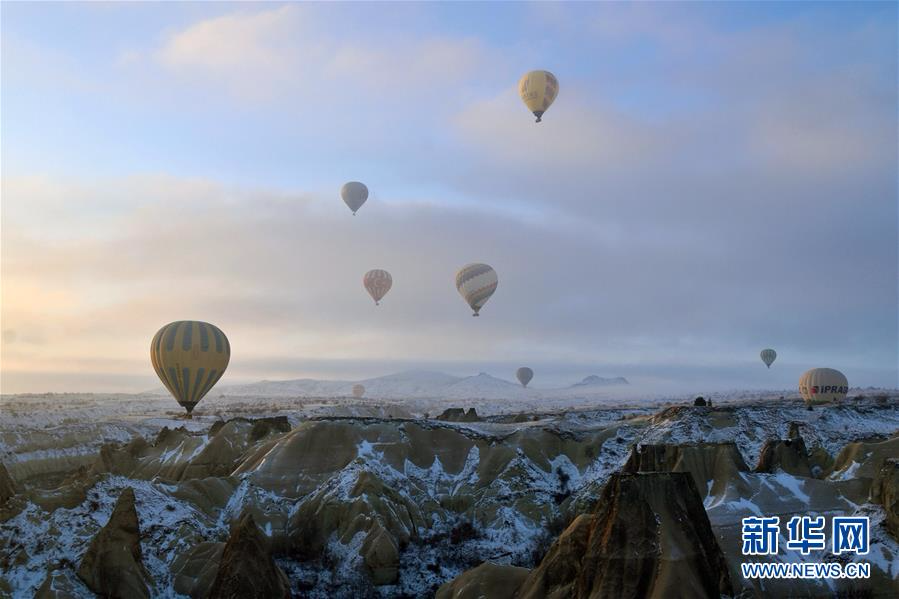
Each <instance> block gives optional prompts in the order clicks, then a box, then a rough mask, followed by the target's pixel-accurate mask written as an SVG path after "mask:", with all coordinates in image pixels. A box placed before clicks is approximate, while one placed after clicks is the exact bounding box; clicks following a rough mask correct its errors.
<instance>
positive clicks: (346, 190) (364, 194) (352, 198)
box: [340, 181, 368, 214]
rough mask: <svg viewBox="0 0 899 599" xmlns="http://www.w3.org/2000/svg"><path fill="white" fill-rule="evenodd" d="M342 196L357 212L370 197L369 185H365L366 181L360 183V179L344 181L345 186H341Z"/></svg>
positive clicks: (345, 202)
mask: <svg viewBox="0 0 899 599" xmlns="http://www.w3.org/2000/svg"><path fill="white" fill-rule="evenodd" d="M340 197H341V198H343V202H344V204H346V205H347V206H349V208H350V210H352V211H353V214H356V211H357V210H359V208H361V207H362V204H364V203H365V200H367V199H368V187H366V186H365V183H359V182H358V181H350V182H349V183H344V184H343V187H341V188H340Z"/></svg>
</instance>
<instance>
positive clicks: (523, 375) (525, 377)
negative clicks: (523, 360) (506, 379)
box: [515, 366, 534, 387]
mask: <svg viewBox="0 0 899 599" xmlns="http://www.w3.org/2000/svg"><path fill="white" fill-rule="evenodd" d="M515 377H516V378H517V379H518V382H519V383H521V386H522V387H527V386H528V383H530V382H531V379H532V378H534V371H533V370H531V369H530V368H528V367H527V366H522V367H521V368H519V369H518V370H516V371H515Z"/></svg>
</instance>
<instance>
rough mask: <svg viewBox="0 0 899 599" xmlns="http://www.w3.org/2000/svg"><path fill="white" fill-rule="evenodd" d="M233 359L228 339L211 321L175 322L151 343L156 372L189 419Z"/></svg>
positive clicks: (167, 326) (152, 359)
mask: <svg viewBox="0 0 899 599" xmlns="http://www.w3.org/2000/svg"><path fill="white" fill-rule="evenodd" d="M230 358H231V345H230V344H229V343H228V338H227V337H225V334H224V333H223V332H222V331H221V329H219V328H218V327H217V326H215V325H211V324H209V323H208V322H200V321H197V320H179V321H177V322H171V323H169V324H167V325H165V326H164V327H162V328H161V329H159V332H158V333H156V335H155V336H154V337H153V341H152V342H151V343H150V362H151V363H152V364H153V369H154V370H155V371H156V374H157V375H158V376H159V379H160V380H161V381H162V383H163V384H164V385H165V386H166V388H167V389H168V390H169V392H170V393H171V394H172V396H173V397H174V398H175V399H176V400H177V401H178V403H179V404H181V406H182V407H183V408H184V409H185V410H187V414H188V416H190V413H191V412H192V411H193V409H194V407H195V406H196V405H197V404H198V403H199V402H200V400H201V399H203V396H204V395H206V394H207V393H209V390H210V389H212V387H213V386H214V385H215V384H216V383H217V382H218V380H219V379H220V378H222V375H223V374H224V373H225V369H226V368H227V367H228V361H229V360H230Z"/></svg>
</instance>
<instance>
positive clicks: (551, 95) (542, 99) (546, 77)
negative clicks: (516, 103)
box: [518, 71, 559, 123]
mask: <svg viewBox="0 0 899 599" xmlns="http://www.w3.org/2000/svg"><path fill="white" fill-rule="evenodd" d="M518 94H519V95H520V96H521V100H522V101H523V102H524V103H525V106H527V107H528V110H530V111H531V112H533V113H534V116H535V117H537V122H538V123H539V122H540V121H542V120H543V113H544V112H546V110H547V109H548V108H549V106H550V104H552V103H553V100H555V99H556V96H558V95H559V81H558V80H557V79H556V76H555V75H553V74H552V73H550V72H549V71H531V72H530V73H525V75H524V77H522V78H521V80H520V81H519V82H518Z"/></svg>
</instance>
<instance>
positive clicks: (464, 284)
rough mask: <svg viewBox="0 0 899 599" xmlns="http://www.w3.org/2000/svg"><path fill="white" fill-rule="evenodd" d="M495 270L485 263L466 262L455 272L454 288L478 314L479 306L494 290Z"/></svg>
mask: <svg viewBox="0 0 899 599" xmlns="http://www.w3.org/2000/svg"><path fill="white" fill-rule="evenodd" d="M497 283H498V279H497V278H496V271H495V270H493V267H491V266H488V265H487V264H466V265H465V266H463V267H462V268H460V269H459V272H457V273H456V289H458V290H459V293H460V294H461V295H462V298H463V299H464V300H465V301H466V302H467V303H468V305H469V306H471V309H472V310H474V314H472V316H478V313H479V312H480V311H481V308H482V307H484V304H485V303H487V300H488V299H490V296H491V295H493V292H494V291H496V285H497Z"/></svg>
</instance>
